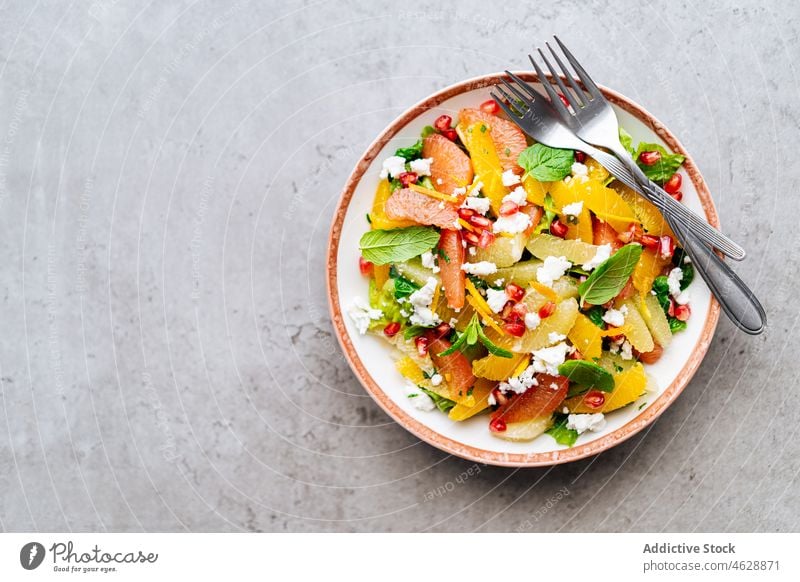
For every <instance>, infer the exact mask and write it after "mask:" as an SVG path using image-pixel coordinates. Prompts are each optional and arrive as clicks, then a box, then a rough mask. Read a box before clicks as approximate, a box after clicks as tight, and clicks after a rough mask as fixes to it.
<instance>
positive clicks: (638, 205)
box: [612, 182, 675, 238]
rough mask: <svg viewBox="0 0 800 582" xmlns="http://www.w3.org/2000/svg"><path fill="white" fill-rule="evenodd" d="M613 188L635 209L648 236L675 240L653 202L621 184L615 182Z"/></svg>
mask: <svg viewBox="0 0 800 582" xmlns="http://www.w3.org/2000/svg"><path fill="white" fill-rule="evenodd" d="M612 187H613V189H614V190H615V191H616V192H617V194H619V195H620V197H622V198H623V199H624V200H625V202H627V203H628V205H629V206H630V207H631V208H632V209H633V212H634V214H636V217H637V218H638V219H639V220H640V221H641V223H642V227H643V228H644V230H645V231H647V233H648V234H652V235H656V236H661V235H662V234H668V235H670V236H671V237H673V238H674V237H675V235H674V234H673V233H672V229H671V228H670V227H669V225H668V224H667V221H666V220H664V217H663V216H662V215H661V212H659V210H658V208H656V207H655V205H654V204H653V203H652V202H650V201H649V200H646V199H645V198H644V197H643V196H641V195H640V194H639V193H638V192H634V191H633V190H631V189H630V188H628V187H627V186H626V185H625V184H622V183H620V182H614V183H613V186H612Z"/></svg>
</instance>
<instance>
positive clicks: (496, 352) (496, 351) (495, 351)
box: [475, 315, 514, 358]
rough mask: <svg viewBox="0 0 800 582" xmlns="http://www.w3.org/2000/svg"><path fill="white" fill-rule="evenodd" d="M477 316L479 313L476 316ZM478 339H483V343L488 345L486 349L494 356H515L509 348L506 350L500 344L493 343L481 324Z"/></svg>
mask: <svg viewBox="0 0 800 582" xmlns="http://www.w3.org/2000/svg"><path fill="white" fill-rule="evenodd" d="M475 317H477V315H476V316H475ZM478 339H480V340H481V343H482V344H483V345H484V346H486V349H487V350H489V353H490V354H492V355H493V356H497V357H498V358H513V357H514V354H512V353H511V352H509V351H508V350H504V349H503V348H501V347H500V346H496V345H495V344H493V343H492V340H490V339H489V338H488V337H486V334H485V333H483V329H481V327H480V324H479V325H478Z"/></svg>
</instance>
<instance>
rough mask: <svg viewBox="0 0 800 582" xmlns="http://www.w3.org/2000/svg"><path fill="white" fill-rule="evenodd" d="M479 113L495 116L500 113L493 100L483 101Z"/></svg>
mask: <svg viewBox="0 0 800 582" xmlns="http://www.w3.org/2000/svg"><path fill="white" fill-rule="evenodd" d="M481 111H483V112H484V113H490V114H492V115H497V114H498V113H499V112H500V106H499V105H498V104H497V102H496V101H495V100H494V99H489V100H488V101H484V102H483V103H481Z"/></svg>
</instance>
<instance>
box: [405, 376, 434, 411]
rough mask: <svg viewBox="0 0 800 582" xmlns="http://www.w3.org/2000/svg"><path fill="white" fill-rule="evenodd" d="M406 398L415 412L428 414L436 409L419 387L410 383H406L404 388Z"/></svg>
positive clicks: (431, 399)
mask: <svg viewBox="0 0 800 582" xmlns="http://www.w3.org/2000/svg"><path fill="white" fill-rule="evenodd" d="M405 392H406V396H407V397H408V400H409V401H410V402H411V404H412V405H413V406H414V408H416V409H417V410H423V411H425V412H430V411H431V410H433V409H434V408H436V404H435V403H434V402H433V398H431V397H430V396H428V395H427V394H425V393H424V392H423V391H422V390H420V389H419V387H417V386H415V385H414V384H412V383H411V382H406V386H405Z"/></svg>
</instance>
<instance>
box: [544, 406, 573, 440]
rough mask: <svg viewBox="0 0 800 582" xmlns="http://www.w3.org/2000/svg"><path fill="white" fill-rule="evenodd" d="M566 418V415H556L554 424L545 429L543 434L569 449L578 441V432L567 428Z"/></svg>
mask: <svg viewBox="0 0 800 582" xmlns="http://www.w3.org/2000/svg"><path fill="white" fill-rule="evenodd" d="M568 418H569V417H568V416H567V415H566V414H560V415H558V416H557V417H556V422H555V424H554V425H553V426H551V427H550V428H549V429H547V430H546V431H545V433H547V434H549V435H550V436H551V437H553V438H554V439H555V440H556V442H557V443H558V444H560V445H566V446H568V447H571V446H572V445H574V444H575V441H577V440H578V431H577V430H575V429H572V428H567V419H568Z"/></svg>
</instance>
